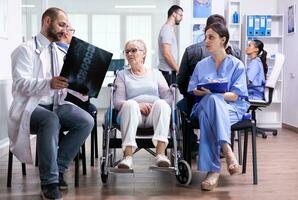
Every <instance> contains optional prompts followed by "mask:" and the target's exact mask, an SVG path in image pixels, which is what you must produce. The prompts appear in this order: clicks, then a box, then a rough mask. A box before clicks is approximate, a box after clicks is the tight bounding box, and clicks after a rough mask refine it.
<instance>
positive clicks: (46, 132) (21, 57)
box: [8, 8, 94, 199]
mask: <svg viewBox="0 0 298 200" xmlns="http://www.w3.org/2000/svg"><path fill="white" fill-rule="evenodd" d="M67 28H68V17H67V14H66V13H65V12H64V11H63V10H61V9H59V8H49V9H47V10H46V11H45V12H44V13H43V15H42V27H41V31H40V33H39V34H37V35H36V36H35V37H34V39H33V40H30V41H28V42H26V43H24V44H21V45H20V46H19V47H17V48H16V49H15V50H14V52H13V53H12V55H11V60H12V78H13V85H12V95H13V102H12V105H11V107H10V110H9V119H8V127H9V130H8V133H9V139H10V150H11V152H12V153H13V154H14V155H15V156H16V157H17V158H18V159H19V160H20V161H21V162H26V163H32V155H31V148H30V133H34V134H36V135H37V151H38V158H39V160H38V162H39V172H40V180H41V196H42V197H43V199H61V198H62V195H61V192H60V191H59V189H67V183H66V182H65V181H64V180H63V173H64V171H65V169H66V168H67V166H68V165H69V163H70V162H71V161H72V160H73V159H74V157H75V155H76V154H77V152H78V151H79V148H80V146H81V145H82V144H83V143H84V141H85V140H86V138H87V137H88V135H89V133H90V131H91V129H92V127H93V125H94V124H93V119H92V117H91V115H89V114H88V113H87V112H85V111H84V110H82V109H81V108H79V107H77V106H75V105H73V104H70V103H67V102H65V101H64V98H65V96H66V88H67V86H68V83H67V79H66V78H64V77H61V76H59V74H60V71H61V68H62V65H63V56H64V53H63V52H60V51H59V49H58V48H57V46H56V45H55V43H54V42H57V41H60V38H61V37H62V36H63V34H64V32H65V31H66V30H67ZM61 126H63V127H65V128H67V129H68V130H69V132H68V134H67V135H66V136H65V137H63V139H62V140H61V141H58V140H59V130H60V127H61ZM58 142H59V148H58Z"/></svg>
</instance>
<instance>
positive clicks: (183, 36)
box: [179, 0, 225, 60]
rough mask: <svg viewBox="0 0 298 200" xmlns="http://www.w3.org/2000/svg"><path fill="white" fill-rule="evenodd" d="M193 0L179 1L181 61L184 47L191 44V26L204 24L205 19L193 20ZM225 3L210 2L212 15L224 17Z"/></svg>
mask: <svg viewBox="0 0 298 200" xmlns="http://www.w3.org/2000/svg"><path fill="white" fill-rule="evenodd" d="M192 3H193V0H180V6H181V7H182V8H183V20H182V21H181V22H180V25H179V44H180V45H179V58H180V60H181V58H182V56H183V53H184V50H185V48H186V47H188V46H189V45H191V44H192V27H193V24H206V19H199V18H198V19H193V18H192V14H193V10H192ZM224 10H225V3H224V1H223V0H212V10H211V12H212V14H215V13H217V14H220V15H224Z"/></svg>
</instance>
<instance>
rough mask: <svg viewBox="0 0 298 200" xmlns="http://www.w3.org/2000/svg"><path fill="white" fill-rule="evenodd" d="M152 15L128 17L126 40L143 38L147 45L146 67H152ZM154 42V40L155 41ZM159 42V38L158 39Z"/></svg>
mask: <svg viewBox="0 0 298 200" xmlns="http://www.w3.org/2000/svg"><path fill="white" fill-rule="evenodd" d="M151 27H152V17H151V16H139V15H134V16H127V17H126V41H128V40H131V39H142V40H143V41H144V42H145V43H146V46H147V56H146V63H145V66H146V67H152V56H153V54H154V50H152V29H151ZM153 42H154V41H153ZM156 42H157V39H156Z"/></svg>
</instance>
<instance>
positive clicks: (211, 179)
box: [201, 172, 219, 191]
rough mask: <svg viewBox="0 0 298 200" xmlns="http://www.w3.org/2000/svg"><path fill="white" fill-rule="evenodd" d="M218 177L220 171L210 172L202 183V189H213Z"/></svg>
mask: <svg viewBox="0 0 298 200" xmlns="http://www.w3.org/2000/svg"><path fill="white" fill-rule="evenodd" d="M218 179H219V173H216V172H208V174H207V177H206V178H205V179H204V180H203V182H202V183H201V189H202V190H206V191H211V190H213V189H214V188H215V187H216V186H217V184H218Z"/></svg>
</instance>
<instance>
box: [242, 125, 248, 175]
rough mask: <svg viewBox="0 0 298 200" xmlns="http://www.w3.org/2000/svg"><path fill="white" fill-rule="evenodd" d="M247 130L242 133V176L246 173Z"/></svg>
mask: <svg viewBox="0 0 298 200" xmlns="http://www.w3.org/2000/svg"><path fill="white" fill-rule="evenodd" d="M247 141H248V130H245V131H244V145H243V165H242V174H245V173H246V163H247Z"/></svg>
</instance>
